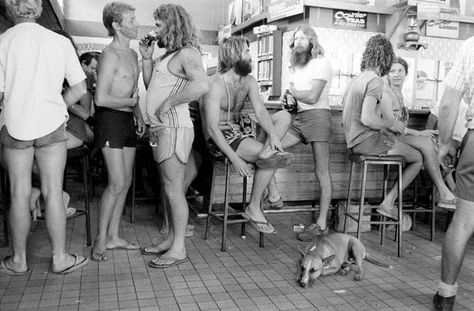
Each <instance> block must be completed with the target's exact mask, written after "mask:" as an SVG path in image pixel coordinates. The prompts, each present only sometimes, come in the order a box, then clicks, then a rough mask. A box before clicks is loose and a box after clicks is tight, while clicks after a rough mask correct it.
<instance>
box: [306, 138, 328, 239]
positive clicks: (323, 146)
mask: <svg viewBox="0 0 474 311" xmlns="http://www.w3.org/2000/svg"><path fill="white" fill-rule="evenodd" d="M311 147H312V149H313V157H314V171H315V174H316V178H317V179H318V181H319V195H320V197H319V216H318V220H317V221H316V223H317V224H318V225H319V227H320V228H321V229H323V230H324V229H326V221H327V218H328V210H329V205H330V204H331V198H332V182H331V174H329V143H327V142H312V143H311Z"/></svg>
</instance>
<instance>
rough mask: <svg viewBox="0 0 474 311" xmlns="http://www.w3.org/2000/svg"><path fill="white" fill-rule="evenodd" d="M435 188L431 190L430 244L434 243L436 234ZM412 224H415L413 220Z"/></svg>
mask: <svg viewBox="0 0 474 311" xmlns="http://www.w3.org/2000/svg"><path fill="white" fill-rule="evenodd" d="M435 191H436V190H435V187H434V185H433V187H432V188H431V242H433V241H434V237H435V233H436V217H435V216H436V204H435V201H434V195H435ZM413 223H415V220H414V219H413Z"/></svg>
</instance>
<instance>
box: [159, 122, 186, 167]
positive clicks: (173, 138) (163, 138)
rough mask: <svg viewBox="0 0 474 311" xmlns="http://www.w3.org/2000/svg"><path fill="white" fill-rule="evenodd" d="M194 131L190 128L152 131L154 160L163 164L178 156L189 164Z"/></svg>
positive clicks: (168, 128)
mask: <svg viewBox="0 0 474 311" xmlns="http://www.w3.org/2000/svg"><path fill="white" fill-rule="evenodd" d="M193 140H194V129H193V128H190V127H153V128H151V129H150V143H151V144H150V145H152V149H153V158H154V159H155V161H156V162H157V163H161V162H163V161H165V160H168V159H170V158H171V157H172V156H173V155H176V157H177V158H178V160H180V161H181V162H182V163H187V162H188V159H189V154H190V153H191V149H192V147H193Z"/></svg>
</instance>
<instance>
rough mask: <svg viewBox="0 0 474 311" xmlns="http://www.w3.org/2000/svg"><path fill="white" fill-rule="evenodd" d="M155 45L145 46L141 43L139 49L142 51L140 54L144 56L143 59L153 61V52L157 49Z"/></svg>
mask: <svg viewBox="0 0 474 311" xmlns="http://www.w3.org/2000/svg"><path fill="white" fill-rule="evenodd" d="M154 45H155V44H154V43H152V44H151V45H148V44H144V43H143V42H141V41H140V43H139V44H138V49H139V50H140V54H142V59H151V58H152V56H153V50H154V49H155V47H154Z"/></svg>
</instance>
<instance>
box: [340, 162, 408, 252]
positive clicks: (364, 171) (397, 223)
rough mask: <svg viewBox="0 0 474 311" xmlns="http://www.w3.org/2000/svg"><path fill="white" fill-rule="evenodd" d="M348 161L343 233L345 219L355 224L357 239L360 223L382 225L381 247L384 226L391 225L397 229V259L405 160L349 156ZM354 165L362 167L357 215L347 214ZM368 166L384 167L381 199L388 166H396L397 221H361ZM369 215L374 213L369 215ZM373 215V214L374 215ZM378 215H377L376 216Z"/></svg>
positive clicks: (385, 190)
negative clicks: (349, 219)
mask: <svg viewBox="0 0 474 311" xmlns="http://www.w3.org/2000/svg"><path fill="white" fill-rule="evenodd" d="M349 160H350V161H351V172H350V177H349V189H348V193H347V204H346V209H345V212H344V214H345V216H346V217H345V219H344V233H347V226H346V223H347V217H350V218H351V219H353V220H355V221H356V222H357V238H358V239H360V236H361V230H362V223H370V224H379V225H382V230H381V234H380V244H381V245H383V241H384V234H385V225H388V224H391V225H395V226H398V227H397V233H398V236H397V239H398V257H401V255H402V231H403V230H402V209H403V208H402V202H403V198H402V169H403V165H404V163H405V158H404V157H403V156H397V155H388V156H382V157H379V156H364V155H359V154H352V153H350V154H349ZM355 164H361V165H362V167H363V168H362V187H361V193H360V203H359V212H358V215H357V214H356V213H350V212H348V207H349V204H350V202H351V195H352V190H353V179H354V172H355ZM369 165H383V167H384V182H383V197H384V198H385V195H386V193H387V188H388V172H389V167H390V165H396V166H398V220H395V221H394V220H386V219H385V217H382V219H381V220H366V221H365V220H363V219H362V216H363V214H364V200H365V189H366V182H367V167H368V166H369ZM370 214H371V215H372V214H374V213H370ZM374 215H375V214H374ZM377 215H378V214H377Z"/></svg>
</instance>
